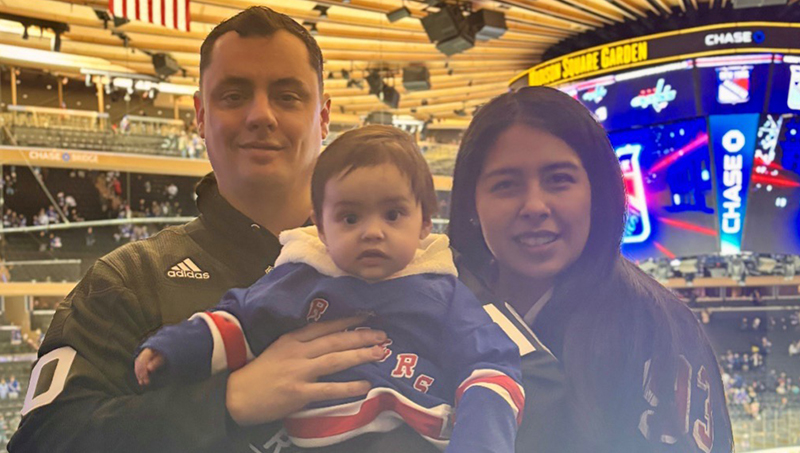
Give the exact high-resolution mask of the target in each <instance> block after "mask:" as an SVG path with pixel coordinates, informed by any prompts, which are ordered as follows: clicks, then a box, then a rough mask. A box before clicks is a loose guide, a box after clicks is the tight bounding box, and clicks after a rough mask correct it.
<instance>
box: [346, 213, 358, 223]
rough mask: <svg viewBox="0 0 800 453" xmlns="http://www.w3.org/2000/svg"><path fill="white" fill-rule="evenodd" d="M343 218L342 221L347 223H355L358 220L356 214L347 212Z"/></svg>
mask: <svg viewBox="0 0 800 453" xmlns="http://www.w3.org/2000/svg"><path fill="white" fill-rule="evenodd" d="M343 220H344V223H346V224H348V225H355V224H356V222H358V216H356V215H355V214H348V215H346V216H344V218H343Z"/></svg>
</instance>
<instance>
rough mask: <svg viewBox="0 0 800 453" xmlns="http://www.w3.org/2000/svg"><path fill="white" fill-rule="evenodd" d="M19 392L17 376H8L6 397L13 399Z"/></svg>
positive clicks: (17, 396)
mask: <svg viewBox="0 0 800 453" xmlns="http://www.w3.org/2000/svg"><path fill="white" fill-rule="evenodd" d="M20 392H21V386H20V384H19V381H17V378H16V377H14V375H13V374H12V375H11V377H10V378H8V398H9V399H12V400H15V399H17V398H19V394H20Z"/></svg>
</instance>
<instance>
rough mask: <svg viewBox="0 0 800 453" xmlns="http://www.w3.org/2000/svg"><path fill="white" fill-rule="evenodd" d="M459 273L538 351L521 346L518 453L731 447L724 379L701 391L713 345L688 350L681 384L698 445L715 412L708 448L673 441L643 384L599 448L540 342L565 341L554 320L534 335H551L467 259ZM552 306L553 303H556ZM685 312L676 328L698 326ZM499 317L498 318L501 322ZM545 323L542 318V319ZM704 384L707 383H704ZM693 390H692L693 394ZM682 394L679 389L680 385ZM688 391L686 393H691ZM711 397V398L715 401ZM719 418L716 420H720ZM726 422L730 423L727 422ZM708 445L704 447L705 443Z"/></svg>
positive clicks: (629, 393) (713, 452) (632, 391)
mask: <svg viewBox="0 0 800 453" xmlns="http://www.w3.org/2000/svg"><path fill="white" fill-rule="evenodd" d="M456 264H457V267H458V272H459V278H460V279H461V281H462V282H463V283H464V284H465V285H466V286H467V287H468V288H469V289H470V290H472V292H473V293H475V295H476V296H477V297H478V299H479V300H481V301H482V302H484V303H485V304H486V305H484V307H487V306H493V307H495V308H496V311H497V312H499V313H501V314H502V317H499V319H500V322H501V323H502V324H501V327H503V328H504V330H505V331H506V333H508V334H509V336H510V337H512V339H513V338H517V339H519V338H521V339H522V340H519V341H517V343H518V345H520V341H522V342H528V343H530V345H531V346H532V347H533V348H534V350H533V351H532V352H529V353H527V354H525V352H524V350H523V349H524V346H522V345H520V352H521V353H522V354H523V356H522V373H523V387H524V389H525V413H524V416H523V420H522V425H521V426H520V429H519V431H518V434H517V448H516V451H517V452H518V453H534V452H536V453H589V452H592V453H596V452H609V453H611V452H613V453H656V452H658V453H679V452H680V453H690V452H691V453H729V452H731V451H732V443H733V438H732V434H731V431H730V422H729V421H727V420H726V418H727V416H728V415H727V411H726V410H725V409H724V405H725V398H724V395H723V391H722V382H721V381H720V380H719V379H717V380H716V381H714V380H712V379H710V378H708V379H706V380H705V381H704V383H705V384H707V385H708V387H707V389H706V391H705V392H704V391H703V389H702V388H698V383H697V382H695V381H696V380H699V379H700V378H699V377H698V370H699V369H701V368H702V367H716V366H717V362H716V360H715V358H714V354H713V351H712V349H711V346H710V345H709V344H704V345H691V347H690V348H686V350H687V352H686V354H685V355H684V356H682V357H684V358H685V359H686V360H685V363H686V364H688V368H689V375H691V377H692V378H691V379H690V381H691V382H687V383H686V384H689V385H688V386H687V385H681V386H678V385H676V389H677V388H678V387H681V388H682V389H683V392H684V393H681V394H682V395H685V396H686V397H687V399H688V406H687V408H686V410H687V414H686V423H687V426H688V428H687V429H688V430H690V431H689V433H690V436H692V442H693V443H696V444H697V445H701V444H703V443H704V442H706V443H708V440H709V439H708V438H705V439H704V438H703V426H705V425H703V422H704V421H707V418H706V415H707V414H709V415H711V416H710V418H711V425H712V427H711V430H712V432H713V437H712V438H713V443H712V445H711V446H710V448H709V449H708V450H706V449H705V448H701V447H699V446H697V445H693V446H691V447H689V448H688V449H686V448H684V447H682V446H680V445H678V444H675V443H673V440H671V439H670V438H669V437H670V436H668V435H665V434H666V431H668V430H669V429H668V428H666V426H668V425H667V421H666V420H665V416H664V414H665V412H664V411H662V409H664V404H663V402H662V405H661V406H659V405H658V404H657V399H656V398H653V394H652V393H651V392H650V390H649V388H645V387H644V385H642V386H639V385H635V386H633V387H632V388H629V389H624V390H622V392H623V393H622V395H623V396H622V397H623V398H625V399H626V401H625V404H622V405H621V407H626V408H628V409H629V410H628V411H626V412H630V413H631V414H632V415H633V416H632V417H627V416H626V414H608V417H626V418H627V419H628V424H627V425H626V426H627V428H626V429H625V430H624V432H621V433H618V434H617V437H616V438H617V441H612V442H610V443H609V444H608V445H598V444H596V443H595V442H594V441H593V439H587V438H584V437H583V436H582V435H581V433H580V432H579V430H578V429H576V426H577V425H576V422H575V420H576V418H577V414H578V412H579V411H580V410H581V408H580V407H574V406H575V403H574V400H573V399H571V398H570V397H569V396H570V389H569V384H568V381H567V379H566V376H565V372H564V367H563V364H562V363H561V362H560V361H559V357H560V351H559V350H558V349H554V350H553V352H551V351H550V350H549V349H548V348H547V347H546V345H547V343H543V342H542V341H541V339H544V338H550V339H551V341H550V343H552V344H554V345H555V346H556V347H558V345H559V344H561V343H563V339H561V340H562V341H559V339H558V338H557V337H558V332H556V330H557V328H556V327H554V326H553V325H550V324H549V323H548V320H547V319H545V318H544V317H542V315H541V314H540V316H539V318H537V322H536V324H535V326H534V327H535V328H536V332H539V333H540V334H541V333H547V336H546V337H544V336H541V335H540V336H538V337H537V335H534V333H533V332H532V331H531V330H530V329H529V328H528V327H527V326H526V325H525V323H524V321H522V319H521V317H520V315H518V314H517V313H516V311H514V309H513V308H512V307H511V306H509V305H507V304H505V303H504V302H502V301H501V300H500V299H499V298H498V297H497V296H496V295H495V294H493V293H492V291H491V290H490V286H489V285H488V284H487V280H486V279H485V278H484V277H483V274H482V273H480V272H473V269H470V268H469V267H468V266H467V265H466V263H465V262H464V260H459V259H457V260H456ZM550 309H551V310H552V309H553V307H550ZM679 313H680V314H681V315H682V316H681V317H680V319H678V320H677V321H676V324H679V325H676V326H674V327H675V328H676V329H677V330H679V331H680V330H681V329H690V328H695V327H696V325H697V320H696V319H695V318H694V317H693V316H692V315H691V312H690V311H689V310H688V309H686V310H680V311H679ZM497 320H498V318H496V319H495V321H497ZM541 320H543V321H544V323H542V322H540V321H541ZM652 325H653V328H654V329H655V328H665V324H664V323H663V322H661V323H656V322H654V323H653V324H652ZM645 375H646V372H645V367H644V366H643V367H642V375H638V376H637V377H636V379H635V380H636V381H637V384H638V383H641V384H643V382H644V381H645ZM701 386H702V384H701ZM687 389H688V391H687ZM676 391H677V390H676ZM687 393H688V395H687ZM709 395H710V397H711V399H712V402H711V403H710V404H709V400H708V399H707V398H709ZM673 397H674V399H676V400H677V399H678V398H677V395H668V396H667V397H666V398H664V399H665V400H668V401H669V400H672V399H673ZM715 421H716V422H717V423H715ZM723 422H727V423H723ZM703 446H704V447H705V445H703Z"/></svg>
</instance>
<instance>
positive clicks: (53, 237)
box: [50, 233, 63, 250]
mask: <svg viewBox="0 0 800 453" xmlns="http://www.w3.org/2000/svg"><path fill="white" fill-rule="evenodd" d="M62 246H63V244H62V243H61V237H60V236H58V235H57V234H55V233H50V250H58V249H60V248H61V247H62Z"/></svg>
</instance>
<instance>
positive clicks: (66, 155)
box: [61, 153, 71, 162]
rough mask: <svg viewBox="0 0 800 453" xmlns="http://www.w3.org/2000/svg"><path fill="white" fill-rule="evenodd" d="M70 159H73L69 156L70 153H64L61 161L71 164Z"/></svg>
mask: <svg viewBox="0 0 800 453" xmlns="http://www.w3.org/2000/svg"><path fill="white" fill-rule="evenodd" d="M70 158H71V156H70V155H69V153H64V154H62V155H61V159H62V160H63V161H64V162H69V160H70Z"/></svg>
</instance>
